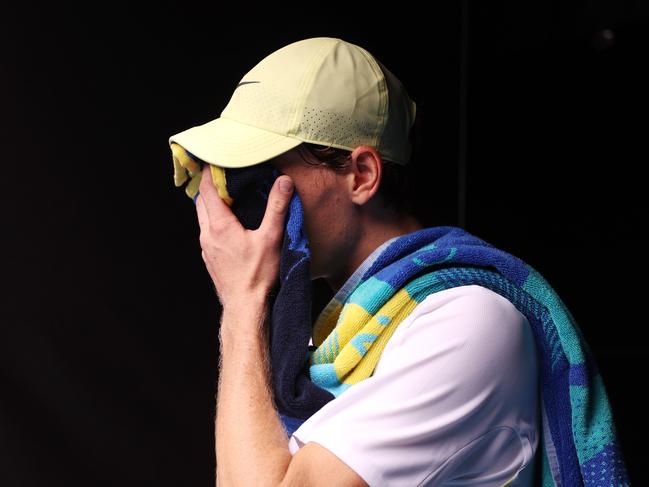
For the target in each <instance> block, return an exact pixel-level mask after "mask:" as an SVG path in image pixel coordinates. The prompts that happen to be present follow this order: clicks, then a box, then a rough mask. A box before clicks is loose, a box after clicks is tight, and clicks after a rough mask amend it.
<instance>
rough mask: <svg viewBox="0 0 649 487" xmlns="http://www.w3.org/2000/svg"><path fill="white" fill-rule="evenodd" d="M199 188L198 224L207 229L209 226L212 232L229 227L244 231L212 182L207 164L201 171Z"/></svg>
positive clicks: (197, 201)
mask: <svg viewBox="0 0 649 487" xmlns="http://www.w3.org/2000/svg"><path fill="white" fill-rule="evenodd" d="M198 188H199V195H198V197H197V198H196V212H197V215H198V223H199V225H201V227H202V228H207V225H209V226H210V227H211V229H212V230H219V229H223V228H225V227H227V226H229V225H237V226H239V227H240V229H241V230H243V226H241V223H240V222H239V220H238V219H237V217H236V216H235V214H234V213H232V210H231V209H230V207H229V206H228V205H227V204H226V203H225V201H223V200H222V199H221V197H220V196H219V193H218V191H217V190H216V187H215V186H214V183H213V181H212V172H211V170H210V165H209V164H205V165H204V166H203V168H202V169H201V182H200V185H199V187H198Z"/></svg>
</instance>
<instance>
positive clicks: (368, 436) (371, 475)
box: [289, 285, 541, 487]
mask: <svg viewBox="0 0 649 487" xmlns="http://www.w3.org/2000/svg"><path fill="white" fill-rule="evenodd" d="M538 384H539V382H538V364H537V353H536V348H535V344H534V336H533V335H532V330H531V327H530V325H529V322H528V320H527V318H526V317H525V315H523V314H522V313H521V312H520V311H518V309H516V307H515V306H514V305H513V304H512V303H511V302H510V301H509V300H508V299H506V298H505V297H503V296H501V295H500V294H498V293H496V292H494V291H492V290H490V289H488V288H486V287H483V286H479V285H465V286H459V287H454V288H450V289H445V290H443V291H439V292H436V293H433V294H431V295H430V296H428V297H426V298H425V299H424V300H423V301H422V302H421V303H419V304H418V305H417V306H416V307H415V308H414V310H413V311H412V313H411V314H410V315H408V316H407V317H406V318H405V319H404V321H403V322H401V323H400V324H399V326H398V327H397V329H396V330H395V332H394V334H393V335H392V337H391V338H390V339H389V340H388V342H387V344H386V346H385V348H384V350H383V353H382V354H381V357H380V360H379V362H378V364H377V366H376V368H375V370H374V373H373V375H372V376H370V377H368V378H367V379H365V380H363V381H361V382H359V383H358V384H355V385H354V386H352V387H350V388H349V389H347V390H346V391H345V392H344V393H342V394H341V395H340V396H338V397H337V398H335V399H334V400H332V401H330V402H328V403H327V404H326V405H325V406H323V407H322V408H321V409H320V410H318V411H317V412H316V413H315V414H314V415H313V416H311V417H310V418H309V419H308V420H307V421H305V422H304V423H303V424H302V425H301V426H300V427H299V428H298V429H297V430H296V431H295V432H294V433H293V435H291V437H290V439H289V449H290V451H291V453H292V454H295V453H296V452H297V451H298V449H299V448H301V447H302V446H304V445H305V444H306V443H308V442H310V441H315V442H317V443H319V444H320V445H322V446H324V447H325V448H327V449H328V450H330V451H331V452H332V453H334V454H335V455H336V456H337V457H338V458H340V459H341V460H342V461H343V462H345V463H346V464H347V465H349V466H350V467H351V468H352V469H353V470H354V471H356V472H357V473H358V474H359V475H360V476H361V477H362V478H363V479H364V480H365V481H366V482H367V483H368V484H369V485H370V487H374V486H404V487H405V486H408V487H414V486H437V485H453V486H460V485H481V486H496V487H498V486H501V485H503V484H504V483H505V482H507V481H508V480H510V479H514V480H513V481H512V483H511V484H509V485H511V486H512V487H513V486H532V485H533V476H534V475H535V472H534V470H535V468H537V467H536V466H535V461H536V458H537V457H536V456H537V455H540V454H541V450H540V448H538V447H539V436H540V427H541V423H540V406H539V404H540V403H539V401H540V390H539V385H538Z"/></svg>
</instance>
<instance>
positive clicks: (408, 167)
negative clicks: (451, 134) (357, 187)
mask: <svg viewBox="0 0 649 487" xmlns="http://www.w3.org/2000/svg"><path fill="white" fill-rule="evenodd" d="M421 125H422V124H421V109H418V110H417V112H416V114H415V120H414V123H413V125H412V127H411V128H410V132H409V134H408V140H409V141H410V144H411V147H412V152H411V155H410V159H409V161H408V163H407V164H405V165H403V164H399V163H396V162H392V161H390V160H386V159H383V157H381V161H382V163H383V171H382V175H381V183H380V185H379V189H378V194H380V195H381V199H382V201H383V202H384V204H385V206H386V208H387V209H389V210H392V211H393V212H395V213H396V214H397V215H399V216H401V215H406V214H415V213H416V212H415V205H414V196H415V186H414V183H415V177H416V176H417V173H418V167H417V162H418V159H419V157H420V152H421V151H420V145H421ZM296 148H297V149H298V152H299V153H300V155H301V156H302V158H303V159H304V160H305V162H307V163H309V164H311V165H315V166H322V165H324V166H327V167H329V168H331V169H333V170H334V171H342V170H343V169H345V168H347V167H348V166H349V165H350V163H351V151H349V150H347V149H339V148H337V147H329V146H324V145H320V144H311V143H308V142H302V143H301V144H300V145H298V146H297V147H296ZM379 154H380V155H381V156H382V154H381V153H380V151H379Z"/></svg>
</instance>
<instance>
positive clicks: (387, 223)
mask: <svg viewBox="0 0 649 487" xmlns="http://www.w3.org/2000/svg"><path fill="white" fill-rule="evenodd" d="M272 163H273V164H274V165H275V167H276V168H278V169H279V170H280V172H282V173H283V175H282V176H280V177H278V178H277V179H276V181H275V184H274V185H273V187H272V189H271V192H270V194H269V198H268V203H267V205H266V212H265V215H264V218H263V220H262V223H261V225H260V226H259V228H258V229H256V230H248V229H245V228H243V226H242V225H241V223H240V222H239V221H238V219H237V218H236V216H235V215H234V214H233V213H232V211H231V210H230V207H228V206H227V205H226V204H225V202H224V201H223V200H221V198H220V197H219V196H218V194H217V192H216V188H215V187H214V185H213V184H212V183H211V178H210V173H209V172H208V171H209V168H208V167H207V165H206V166H205V167H204V168H203V174H202V178H201V183H200V187H199V191H200V195H199V196H198V198H197V200H196V213H197V218H198V223H199V226H200V237H199V241H200V244H201V249H202V254H201V255H202V257H203V261H204V262H205V266H206V269H207V271H208V272H209V274H210V277H211V278H212V281H213V283H214V288H215V291H216V293H217V296H218V298H219V301H220V302H221V305H222V306H223V313H222V314H221V323H220V328H219V343H220V371H219V384H218V389H217V399H216V403H217V408H216V409H217V411H216V421H215V443H216V465H217V471H216V485H217V486H221V487H225V486H230V485H232V486H244V485H254V486H274V487H277V486H281V487H285V486H302V487H316V486H330V485H332V479H335V484H336V485H338V486H341V487H367V483H366V482H365V481H364V480H363V479H362V478H361V477H360V476H359V475H358V474H357V473H356V472H355V471H354V470H353V469H351V468H350V467H349V466H348V465H347V464H345V463H344V462H343V461H342V460H341V459H339V458H338V457H337V456H336V455H334V454H333V453H332V452H330V451H329V450H328V449H326V448H325V447H324V446H322V445H320V444H318V443H317V442H313V441H311V442H308V443H307V444H306V445H305V446H303V447H302V448H301V449H300V450H299V451H298V452H296V453H295V455H291V452H290V450H289V448H288V437H287V435H286V433H285V431H284V429H283V426H282V423H281V420H280V419H279V416H278V414H277V410H276V409H275V406H274V402H273V397H272V387H271V382H270V373H269V370H270V369H269V366H270V364H269V359H268V354H267V349H268V345H267V341H266V340H267V333H266V332H267V325H268V311H269V305H270V303H269V302H268V293H269V291H270V289H271V287H272V285H273V283H274V282H275V279H277V276H278V273H279V256H280V248H281V241H282V237H283V232H284V222H285V218H286V214H287V209H288V204H289V201H290V198H291V196H292V194H293V191H298V194H299V195H300V198H301V199H302V202H303V206H304V217H305V226H306V232H307V237H308V238H309V242H310V246H311V256H312V262H311V268H312V275H311V278H312V279H316V278H320V277H322V278H324V279H325V280H326V281H327V282H328V283H329V285H330V286H331V287H332V288H333V289H338V288H339V287H340V286H341V285H342V284H343V283H344V282H345V280H346V279H347V278H348V277H349V276H350V275H351V273H352V272H353V271H354V270H355V269H356V267H357V266H358V265H360V263H361V262H362V261H363V260H364V259H365V257H367V256H368V255H369V254H370V253H371V252H372V251H373V250H374V249H375V248H376V247H377V246H379V245H380V244H381V243H383V242H384V241H385V240H387V239H389V238H391V237H394V236H396V235H401V234H405V233H408V232H411V231H414V230H417V229H420V228H422V227H421V225H420V224H419V223H418V222H417V221H416V220H415V219H414V218H413V217H405V218H397V217H395V216H393V215H391V214H390V212H388V211H387V210H385V209H384V208H383V206H382V205H381V202H380V198H379V197H378V196H379V195H377V190H378V187H379V184H380V178H381V167H382V166H381V159H380V155H379V154H378V152H377V151H375V150H374V149H373V148H372V147H368V146H360V147H358V148H356V150H354V151H353V152H352V163H351V166H350V167H349V168H348V169H347V170H346V171H344V172H343V173H340V174H333V171H331V170H329V169H327V168H316V167H313V166H310V165H309V164H308V163H306V162H305V161H304V160H302V159H301V157H300V156H299V154H298V153H297V151H296V150H292V151H289V152H287V153H284V154H282V155H281V156H278V157H276V158H274V159H273V160H272ZM288 181H291V182H292V183H294V184H292V185H291V186H292V187H291V188H290V189H289V190H288V191H281V190H280V183H282V182H288Z"/></svg>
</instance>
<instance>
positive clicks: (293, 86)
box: [220, 37, 416, 164]
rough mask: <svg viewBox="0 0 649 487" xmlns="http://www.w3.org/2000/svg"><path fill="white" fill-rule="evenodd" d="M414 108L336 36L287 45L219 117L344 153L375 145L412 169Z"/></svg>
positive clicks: (248, 79) (366, 56)
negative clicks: (410, 136)
mask: <svg viewBox="0 0 649 487" xmlns="http://www.w3.org/2000/svg"><path fill="white" fill-rule="evenodd" d="M415 113H416V104H415V102H414V101H412V100H411V99H410V97H409V96H408V94H407V92H406V90H405V88H404V87H403V85H402V84H401V82H400V81H399V80H398V79H397V78H396V76H394V75H393V74H392V73H391V72H390V71H389V70H388V69H387V68H386V67H385V66H384V65H383V64H382V63H380V62H379V61H378V60H377V59H375V58H374V57H373V56H372V55H371V54H370V53H369V52H368V51H367V50H365V49H363V48H362V47H360V46H357V45H355V44H352V43H349V42H346V41H343V40H342V39H338V38H334V37H314V38H310V39H303V40H300V41H297V42H294V43H292V44H288V45H286V46H284V47H282V48H280V49H278V50H277V51H275V52H273V53H271V54H270V55H268V56H267V57H265V58H264V59H262V60H261V61H260V62H259V63H258V64H257V65H256V66H254V67H253V68H252V69H251V70H250V71H248V72H247V73H246V74H245V75H244V76H243V78H242V79H241V81H240V83H239V84H238V85H237V87H236V88H235V90H234V93H233V94H232V97H231V98H230V101H229V102H228V104H227V106H226V107H225V108H224V109H223V111H222V112H221V115H220V116H221V117H223V118H229V119H232V120H236V121H238V122H240V123H244V124H247V125H251V126H254V127H258V128H261V129H264V130H268V131H271V132H274V133H277V134H280V135H285V136H288V137H293V138H297V139H299V140H301V141H303V142H310V143H314V144H320V145H325V146H331V147H337V148H340V149H347V150H353V149H354V148H355V147H357V146H358V145H361V144H367V145H370V146H372V147H375V148H376V149H377V150H378V151H379V152H380V153H381V155H382V156H383V158H385V159H387V160H391V161H394V162H397V163H401V164H406V163H407V162H408V161H409V159H410V154H411V147H410V142H409V140H408V133H409V130H410V128H411V127H412V124H413V122H414V118H415Z"/></svg>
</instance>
